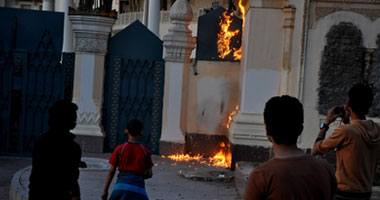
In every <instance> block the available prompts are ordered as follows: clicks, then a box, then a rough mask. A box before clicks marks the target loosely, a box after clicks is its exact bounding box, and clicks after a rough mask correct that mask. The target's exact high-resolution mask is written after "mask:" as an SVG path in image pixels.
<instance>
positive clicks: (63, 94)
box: [0, 8, 74, 154]
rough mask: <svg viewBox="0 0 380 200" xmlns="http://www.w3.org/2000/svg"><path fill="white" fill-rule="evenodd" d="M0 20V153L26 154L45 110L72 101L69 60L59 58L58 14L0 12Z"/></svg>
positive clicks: (42, 128)
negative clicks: (55, 104)
mask: <svg viewBox="0 0 380 200" xmlns="http://www.w3.org/2000/svg"><path fill="white" fill-rule="evenodd" d="M0 18H1V19H2V20H1V21H0V30H2V31H1V32H0V153H1V154H11V153H30V152H31V151H32V149H33V144H34V140H35V139H36V138H37V137H38V136H39V135H40V134H41V133H43V132H45V131H46V130H47V125H48V124H47V118H48V108H49V107H50V106H51V105H52V104H53V103H54V102H55V101H56V100H58V99H68V100H71V97H72V88H73V72H74V69H73V68H74V54H73V53H68V54H63V56H62V53H61V51H62V41H63V35H62V33H63V14H62V13H54V12H42V11H32V10H22V9H12V8H0ZM61 57H63V64H61V63H60V61H61Z"/></svg>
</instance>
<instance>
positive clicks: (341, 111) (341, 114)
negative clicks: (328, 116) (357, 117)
mask: <svg viewBox="0 0 380 200" xmlns="http://www.w3.org/2000/svg"><path fill="white" fill-rule="evenodd" d="M334 114H336V115H339V117H342V118H344V117H345V116H346V111H345V110H344V107H343V106H338V107H335V108H334Z"/></svg>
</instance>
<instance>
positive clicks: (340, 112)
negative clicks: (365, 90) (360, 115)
mask: <svg viewBox="0 0 380 200" xmlns="http://www.w3.org/2000/svg"><path fill="white" fill-rule="evenodd" d="M338 117H341V118H342V121H343V123H345V124H348V123H349V121H350V120H349V118H350V117H349V111H348V110H347V108H346V106H345V105H342V106H335V107H333V108H331V109H330V110H329V111H328V112H327V117H326V120H325V123H326V124H331V123H332V122H334V121H335V120H336V119H337V118H338Z"/></svg>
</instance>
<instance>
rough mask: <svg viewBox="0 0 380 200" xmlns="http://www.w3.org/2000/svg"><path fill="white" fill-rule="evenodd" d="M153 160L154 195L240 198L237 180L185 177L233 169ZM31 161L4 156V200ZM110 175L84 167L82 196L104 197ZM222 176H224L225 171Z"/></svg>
mask: <svg viewBox="0 0 380 200" xmlns="http://www.w3.org/2000/svg"><path fill="white" fill-rule="evenodd" d="M109 156H110V155H109V154H84V157H96V158H106V159H108V158H109ZM153 161H154V163H155V165H156V166H155V167H154V168H153V174H154V175H153V178H152V179H149V180H147V181H146V188H147V192H148V195H149V197H150V199H155V200H164V199H165V200H175V199H188V200H190V199H205V200H214V199H220V200H224V199H225V200H227V199H231V200H232V199H240V198H239V196H238V193H237V190H236V189H235V187H234V184H233V181H232V182H228V183H223V182H207V181H194V180H190V179H186V178H184V177H183V174H189V172H192V173H193V174H197V173H196V172H198V171H199V172H202V174H203V175H204V174H205V173H206V174H207V173H208V172H210V174H215V173H216V174H227V173H229V170H227V169H220V168H213V167H209V166H204V165H200V164H197V163H182V162H178V163H177V162H173V161H171V160H168V159H165V158H161V157H158V156H154V157H153ZM29 165H31V159H30V158H7V157H0V200H6V199H8V196H9V185H10V183H11V179H12V176H13V174H15V173H16V172H17V171H18V170H20V169H22V168H25V167H27V166H29ZM194 172H195V173H194ZM106 175H107V171H105V170H89V171H81V174H80V180H79V183H80V186H81V193H82V200H92V199H100V195H101V193H102V191H103V187H104V182H105V179H106ZM220 176H223V177H224V175H220ZM115 179H116V178H115Z"/></svg>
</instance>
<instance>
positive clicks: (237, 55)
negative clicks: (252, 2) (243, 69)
mask: <svg viewBox="0 0 380 200" xmlns="http://www.w3.org/2000/svg"><path fill="white" fill-rule="evenodd" d="M242 1H243V0H239V3H238V6H239V11H240V12H241V16H242V19H243V23H242V24H241V30H242V31H244V22H245V7H244V5H243V3H242ZM242 52H243V45H240V48H239V49H238V50H236V51H234V60H241V54H242Z"/></svg>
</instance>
